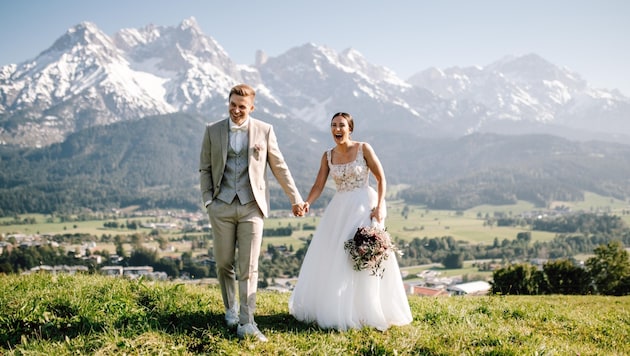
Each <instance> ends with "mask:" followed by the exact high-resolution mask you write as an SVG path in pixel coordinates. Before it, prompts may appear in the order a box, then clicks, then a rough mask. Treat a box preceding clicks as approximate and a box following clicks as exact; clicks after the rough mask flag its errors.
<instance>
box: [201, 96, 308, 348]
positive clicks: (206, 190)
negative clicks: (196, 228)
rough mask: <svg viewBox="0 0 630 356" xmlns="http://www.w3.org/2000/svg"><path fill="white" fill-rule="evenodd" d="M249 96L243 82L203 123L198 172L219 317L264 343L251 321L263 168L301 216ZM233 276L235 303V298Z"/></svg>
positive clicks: (263, 204)
mask: <svg viewBox="0 0 630 356" xmlns="http://www.w3.org/2000/svg"><path fill="white" fill-rule="evenodd" d="M255 96H256V93H255V91H254V89H253V88H251V87H250V86H248V85H245V84H240V85H237V86H235V87H233V88H232V89H231V90H230V95H229V97H228V100H229V110H228V111H229V115H230V118H229V119H223V120H220V121H217V122H214V123H211V124H208V125H207V126H206V130H205V133H204V137H203V143H202V145H201V155H200V163H199V172H200V183H201V184H200V185H201V193H202V195H203V201H204V204H205V206H206V210H207V212H208V216H209V218H210V224H211V225H212V235H213V247H214V258H215V262H216V266H217V274H218V279H219V285H220V286H221V296H222V297H223V305H224V306H225V310H226V311H225V321H226V322H227V325H228V326H229V327H234V326H237V324H238V326H237V329H236V333H237V335H238V337H240V338H244V337H246V336H247V335H252V336H254V337H255V338H257V339H258V340H260V341H267V338H266V337H265V335H263V334H262V333H261V332H260V330H259V329H258V327H257V326H256V323H255V322H254V310H255V308H256V288H257V283H258V258H259V256H260V248H261V245H262V232H263V219H264V217H267V216H268V214H269V182H268V181H267V175H266V170H267V166H268V167H269V168H271V172H272V173H273V175H274V176H275V178H276V180H277V181H278V183H280V186H281V187H282V189H283V190H284V192H285V193H286V195H287V196H288V197H289V200H290V201H291V204H292V205H293V207H292V210H293V214H294V215H296V216H302V215H303V210H302V207H303V202H302V197H301V196H300V193H299V192H298V190H297V188H296V186H295V182H294V181H293V177H292V176H291V172H289V168H288V166H287V164H286V162H285V161H284V158H283V155H282V152H280V148H279V147H278V142H277V139H276V135H275V133H274V131H273V127H272V126H271V125H270V124H268V123H265V122H262V121H259V120H256V119H254V118H252V117H250V116H249V114H250V113H251V112H252V111H254V98H255ZM237 247H238V256H235V252H236V249H237ZM237 264H238V275H237V274H236V270H235V266H236V265H237ZM236 279H238V294H239V301H240V303H239V301H237V300H236V297H235V295H236V286H237V283H236ZM239 304H240V308H239Z"/></svg>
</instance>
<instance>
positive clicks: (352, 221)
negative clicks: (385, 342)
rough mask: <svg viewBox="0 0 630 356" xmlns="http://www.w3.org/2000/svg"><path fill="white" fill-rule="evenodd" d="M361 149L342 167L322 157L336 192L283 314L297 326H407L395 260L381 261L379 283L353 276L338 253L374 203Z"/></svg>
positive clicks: (343, 254)
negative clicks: (297, 324) (328, 169)
mask: <svg viewBox="0 0 630 356" xmlns="http://www.w3.org/2000/svg"><path fill="white" fill-rule="evenodd" d="M361 147H362V144H360V146H359V149H358V152H357V156H356V158H355V159H354V160H353V161H351V162H349V163H344V164H333V163H332V160H331V151H330V150H329V151H327V153H326V154H327V161H328V167H329V168H330V171H329V176H330V177H331V178H332V179H333V181H334V182H335V186H336V188H337V192H336V193H335V195H334V196H333V198H332V199H331V201H330V203H328V206H327V207H326V210H325V211H324V214H323V215H322V218H321V219H320V221H319V224H318V226H317V230H316V231H315V233H314V234H313V239H312V240H311V243H310V245H309V247H308V251H307V252H306V255H305V257H304V261H303V263H302V267H301V269H300V274H299V277H298V282H297V283H296V285H295V289H294V290H293V293H292V294H291V297H290V299H289V312H290V313H291V314H292V315H293V316H294V317H295V318H296V319H297V320H300V321H303V322H307V323H311V322H312V323H316V324H317V325H318V326H319V327H321V328H332V329H337V330H347V329H356V328H361V327H364V326H368V327H374V328H377V329H379V330H386V329H387V328H389V327H390V326H392V325H406V324H409V323H410V322H411V321H412V316H411V310H410V309H409V303H408V301H407V295H406V293H405V288H404V286H403V282H402V277H401V274H400V269H399V267H398V262H397V261H396V256H395V255H390V257H389V258H388V259H387V260H385V261H383V265H382V266H383V267H384V268H385V271H384V273H383V277H382V278H379V277H375V276H372V275H370V272H369V271H355V270H354V269H353V266H352V261H351V259H350V257H349V255H348V253H347V252H346V251H345V250H344V248H343V244H344V242H345V241H346V240H348V239H350V238H352V236H354V233H355V232H356V231H357V228H359V227H360V226H369V225H370V224H371V221H370V210H371V208H372V207H374V206H376V201H377V194H376V191H375V190H374V189H373V188H372V187H370V185H369V176H370V171H369V169H368V166H367V163H366V162H365V158H364V156H363V150H362V149H361Z"/></svg>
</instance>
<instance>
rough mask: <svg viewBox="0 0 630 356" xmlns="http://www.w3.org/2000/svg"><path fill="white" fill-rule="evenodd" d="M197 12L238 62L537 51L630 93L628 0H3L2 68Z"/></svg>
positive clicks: (436, 59) (488, 59) (412, 66)
mask: <svg viewBox="0 0 630 356" xmlns="http://www.w3.org/2000/svg"><path fill="white" fill-rule="evenodd" d="M190 17H194V18H195V19H196V21H197V23H198V25H199V27H200V28H201V30H202V31H203V33H204V34H206V35H208V36H210V37H212V38H214V39H215V40H216V41H217V42H218V43H219V44H220V45H221V46H222V47H223V48H224V49H225V51H226V52H227V53H228V55H229V56H230V57H231V58H232V60H233V61H234V62H236V63H238V64H253V63H254V59H255V53H256V51H257V50H263V51H264V52H265V53H267V55H268V56H270V57H274V56H278V55H281V54H283V53H284V52H286V51H288V50H289V49H291V48H293V47H298V46H301V45H304V44H306V43H314V44H316V45H322V46H326V47H329V48H331V49H334V50H336V51H338V52H340V51H342V50H344V49H347V48H353V49H355V50H357V51H359V52H360V53H361V54H363V56H364V57H365V58H366V59H367V60H368V61H369V62H370V63H372V64H376V65H381V66H384V67H387V68H389V69H391V70H393V71H394V72H395V73H396V74H397V75H398V76H399V77H400V78H402V79H407V78H408V77H410V76H411V75H413V74H415V73H418V72H420V71H422V70H425V69H427V68H430V67H437V68H442V69H443V68H448V67H453V66H459V67H468V66H486V65H489V64H491V63H492V62H494V61H496V60H499V59H501V58H503V57H505V56H508V55H511V56H521V55H526V54H531V53H535V54H537V55H539V56H541V57H543V58H544V59H546V60H547V61H549V62H551V63H553V64H555V65H557V66H560V67H566V68H568V69H569V70H571V71H574V72H576V73H578V74H579V75H580V76H581V77H582V78H583V79H585V80H586V81H587V82H588V83H589V84H590V85H591V86H593V87H595V88H604V89H611V90H612V89H619V90H620V91H621V92H622V93H623V94H624V95H626V96H630V1H627V0H570V1H568V0H523V1H517V0H513V1H512V0H477V1H473V0H458V1H456V0H434V1H425V0H399V1H397V0H390V1H384V0H381V1H379V0H317V1H307V0H303V1H302V0H284V1H281V0H268V1H262V0H258V1H255V0H241V1H220V0H217V1H214V0H177V1H175V0H172V1H167V0H109V1H102V0H101V1H98V0H92V1H90V0H19V1H18V0H0V66H3V65H6V64H12V63H16V64H17V63H21V62H24V61H27V60H31V59H33V58H35V57H36V56H37V54H39V53H40V52H42V51H44V50H45V49H47V48H48V47H50V46H51V45H52V44H53V43H54V41H55V40H56V39H57V38H59V37H60V36H62V35H63V34H64V33H65V32H66V31H67V30H68V29H69V28H71V27H73V26H75V25H77V24H79V23H81V22H84V21H89V22H92V23H94V24H95V25H96V26H97V27H98V28H99V29H101V30H102V31H103V32H105V33H106V34H108V35H112V34H114V33H115V32H116V31H118V30H120V29H122V28H143V27H145V26H147V25H149V24H154V25H159V26H178V25H179V24H180V23H181V22H182V21H183V20H184V19H188V18H190Z"/></svg>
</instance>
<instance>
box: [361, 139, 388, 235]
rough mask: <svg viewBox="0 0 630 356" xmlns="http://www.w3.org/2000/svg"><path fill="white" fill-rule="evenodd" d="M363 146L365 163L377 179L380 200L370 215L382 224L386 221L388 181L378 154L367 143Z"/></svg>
mask: <svg viewBox="0 0 630 356" xmlns="http://www.w3.org/2000/svg"><path fill="white" fill-rule="evenodd" d="M362 144H363V157H365V162H366V163H367V166H368V168H370V171H371V172H372V174H373V175H374V178H375V179H376V185H377V186H376V192H377V194H378V200H377V201H376V206H375V207H374V210H373V211H372V213H371V214H370V218H374V219H376V221H378V222H382V221H383V219H385V214H386V213H385V211H386V210H385V192H386V190H387V181H386V180H385V172H384V171H383V166H382V165H381V161H380V160H379V159H378V156H376V153H374V149H372V146H370V144H369V143H367V142H363V143H362Z"/></svg>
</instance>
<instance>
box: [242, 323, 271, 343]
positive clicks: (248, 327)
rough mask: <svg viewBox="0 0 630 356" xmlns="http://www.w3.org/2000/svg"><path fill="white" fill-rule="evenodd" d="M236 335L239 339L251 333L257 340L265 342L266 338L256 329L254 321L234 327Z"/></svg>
mask: <svg viewBox="0 0 630 356" xmlns="http://www.w3.org/2000/svg"><path fill="white" fill-rule="evenodd" d="M236 335H237V336H238V337H239V338H241V339H244V338H245V337H247V335H251V336H253V337H255V338H256V339H257V340H258V341H262V342H267V338H266V337H265V335H263V333H261V332H260V330H258V327H257V326H256V324H254V323H249V324H245V325H241V324H239V325H238V327H237V328H236Z"/></svg>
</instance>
